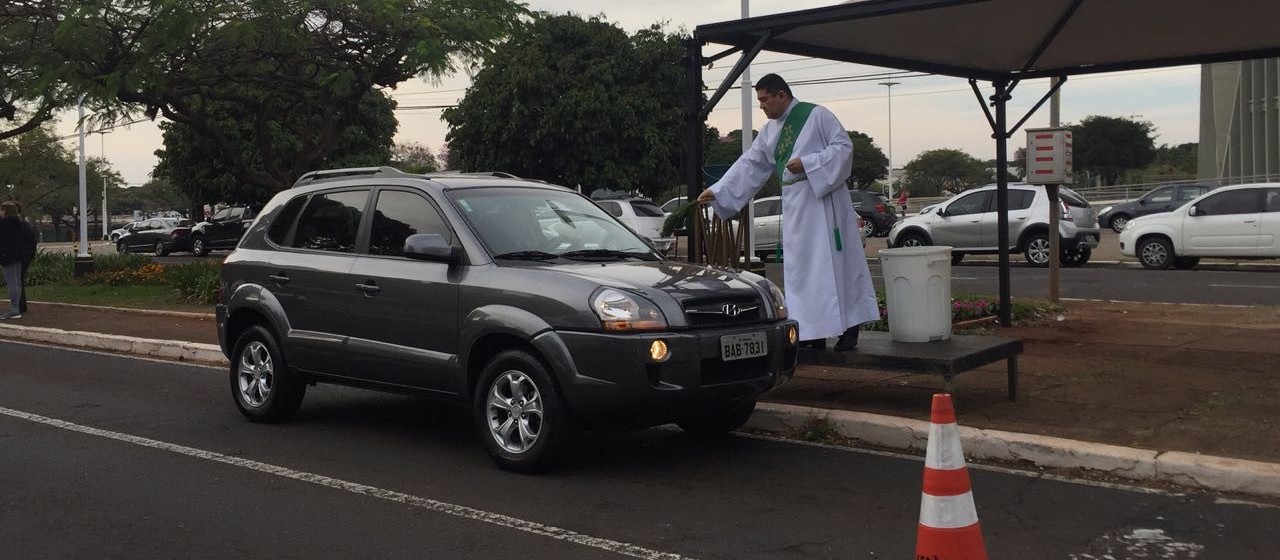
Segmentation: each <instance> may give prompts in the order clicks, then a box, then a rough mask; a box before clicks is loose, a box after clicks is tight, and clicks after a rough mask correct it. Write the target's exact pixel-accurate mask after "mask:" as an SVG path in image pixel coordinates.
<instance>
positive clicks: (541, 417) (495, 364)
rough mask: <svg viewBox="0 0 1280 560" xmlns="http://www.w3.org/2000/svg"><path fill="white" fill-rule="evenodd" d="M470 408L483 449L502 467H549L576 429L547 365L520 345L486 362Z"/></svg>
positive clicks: (518, 469)
mask: <svg viewBox="0 0 1280 560" xmlns="http://www.w3.org/2000/svg"><path fill="white" fill-rule="evenodd" d="M472 408H473V416H474V420H475V423H476V430H477V432H478V434H479V436H480V440H481V441H482V442H483V444H484V448H485V451H487V452H488V453H489V456H490V457H491V458H492V459H493V461H494V462H495V463H497V464H498V466H499V467H501V468H502V469H503V470H507V471H512V472H518V473H537V472H542V471H545V470H547V469H549V468H551V467H552V466H553V465H554V464H555V463H556V461H557V460H558V459H559V458H560V455H561V453H562V451H561V450H562V449H563V447H564V444H565V442H566V441H567V440H569V439H570V437H571V436H572V434H573V433H574V431H575V428H574V427H573V421H572V419H571V418H570V417H569V411H568V410H567V409H566V408H565V407H564V405H563V404H561V401H560V395H559V394H558V393H557V390H556V386H555V384H554V383H552V381H551V375H550V374H549V372H548V371H547V368H546V367H545V366H543V364H542V361H541V360H539V359H538V358H536V357H534V356H533V355H532V354H530V353H528V352H526V351H524V350H516V349H512V350H505V351H503V352H500V353H498V355H496V356H494V357H493V358H492V359H490V360H489V363H487V364H485V366H484V371H483V372H482V373H481V375H480V382H479V383H478V384H477V386H476V392H475V402H474V403H473V407H472ZM517 415H518V417H517Z"/></svg>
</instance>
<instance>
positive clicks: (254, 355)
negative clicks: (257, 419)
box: [237, 340, 275, 408]
mask: <svg viewBox="0 0 1280 560" xmlns="http://www.w3.org/2000/svg"><path fill="white" fill-rule="evenodd" d="M237 378H238V380H239V385H240V400H241V401H243V402H244V404H245V405H246V406H250V407H253V408H258V407H260V406H262V405H263V403H265V402H267V398H268V397H270V396H271V390H272V389H273V388H274V387H275V367H274V365H273V363H272V360H271V351H270V350H267V347H266V345H264V344H263V343H262V342H260V341H257V340H255V341H253V342H250V343H249V344H247V345H245V347H244V350H242V351H241V352H240V369H239V372H238V375H237Z"/></svg>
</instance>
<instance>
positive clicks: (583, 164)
mask: <svg viewBox="0 0 1280 560" xmlns="http://www.w3.org/2000/svg"><path fill="white" fill-rule="evenodd" d="M684 54H685V48H684V46H683V45H682V44H681V40H680V37H678V36H676V35H670V34H667V33H665V32H664V31H663V30H662V28H661V27H660V26H656V25H655V26H653V27H650V28H647V29H642V30H640V31H638V32H636V33H635V34H634V35H631V36H628V35H627V33H626V32H625V31H624V30H623V29H622V28H620V27H618V26H617V25H614V24H611V23H607V22H604V21H601V20H600V19H599V18H591V19H587V20H584V19H582V18H579V17H577V16H572V15H562V16H548V15H540V16H538V17H536V18H535V19H534V21H532V22H531V23H529V24H528V25H527V26H525V27H524V28H523V29H521V30H520V32H519V33H516V34H515V35H514V36H513V37H512V38H511V40H510V41H508V42H507V43H505V44H503V45H502V46H500V47H498V48H497V49H496V50H495V52H494V54H493V55H492V56H490V57H489V58H487V59H486V61H485V65H484V67H483V68H482V69H481V70H480V71H479V72H478V73H477V74H476V75H475V78H474V80H473V81H472V85H471V87H470V88H468V89H467V93H466V96H465V97H463V99H462V101H461V102H460V103H459V104H458V106H457V107H454V108H451V109H447V110H445V112H444V118H445V120H447V121H448V122H449V126H450V131H449V134H448V137H447V139H448V141H449V153H448V158H449V168H450V169H457V170H460V171H506V172H510V173H514V174H516V175H520V176H522V177H530V178H535V179H542V180H546V181H550V182H553V183H557V184H561V185H566V186H570V187H576V186H578V185H581V186H582V188H583V191H584V192H591V191H594V190H595V189H597V188H610V189H615V190H623V191H632V190H638V191H640V192H642V193H644V194H645V195H646V196H654V195H656V194H657V193H658V192H660V191H661V190H662V189H663V188H665V187H667V186H669V185H673V184H677V183H679V182H681V181H682V179H683V177H682V175H681V165H682V162H683V158H684V137H683V132H682V131H683V130H684V122H683V112H684V106H685V99H684V96H685V89H686V88H685V85H684V82H685V77H686V76H685V69H684V66H683V65H682V63H681V58H682V57H683V55H684Z"/></svg>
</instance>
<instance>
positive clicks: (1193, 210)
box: [1187, 204, 1200, 216]
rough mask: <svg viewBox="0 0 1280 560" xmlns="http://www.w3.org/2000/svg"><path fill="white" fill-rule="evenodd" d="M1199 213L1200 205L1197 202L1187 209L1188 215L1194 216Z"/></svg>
mask: <svg viewBox="0 0 1280 560" xmlns="http://www.w3.org/2000/svg"><path fill="white" fill-rule="evenodd" d="M1199 213H1200V205H1198V204H1195V205H1192V206H1191V208H1188V209H1187V215H1188V216H1195V215H1198V214H1199Z"/></svg>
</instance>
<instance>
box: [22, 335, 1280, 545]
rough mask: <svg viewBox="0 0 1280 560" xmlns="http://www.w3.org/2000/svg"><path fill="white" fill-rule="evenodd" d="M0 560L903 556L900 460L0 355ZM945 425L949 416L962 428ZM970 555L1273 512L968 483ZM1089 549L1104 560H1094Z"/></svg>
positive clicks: (1181, 499) (1212, 530)
mask: <svg viewBox="0 0 1280 560" xmlns="http://www.w3.org/2000/svg"><path fill="white" fill-rule="evenodd" d="M0 356H3V362H4V366H3V370H0V449H3V453H0V558H24V559H27V558H131V559H147V558H219V559H222V558H356V557H366V558H379V559H383V558H504V557H519V558H524V559H544V558H545V559H551V558H555V559H586V558H617V557H638V558H653V559H658V558H668V559H680V558H696V559H713V558H714V559H754V558H762V559H763V558H769V559H799V558H832V559H836V558H838V559H848V558H909V557H911V556H912V553H913V550H914V539H915V531H916V525H917V521H918V514H919V510H918V508H919V503H920V482H921V472H922V463H921V461H920V460H919V459H917V458H911V457H901V456H892V455H885V454H875V453H872V452H867V451H857V450H845V449H833V448H825V447H817V446H812V445H803V444H796V443H787V442H779V441H772V440H765V439H759V438H753V437H746V436H735V437H730V438H727V439H724V440H718V441H712V442H701V441H698V440H695V439H691V438H687V437H684V436H683V435H681V434H679V433H678V432H676V431H673V430H663V429H656V430H647V431H644V432H639V433H631V434H622V435H612V436H593V437H589V438H587V439H586V440H585V441H583V442H581V443H580V444H579V445H578V447H576V450H575V452H574V453H573V454H572V456H571V457H570V458H569V460H568V462H567V463H566V464H565V465H564V466H563V467H562V468H560V469H558V470H556V471H554V472H552V473H550V474H547V475H542V476H521V475H514V474H509V473H505V472H502V471H500V470H498V469H497V468H495V467H494V466H493V465H492V464H491V463H490V462H489V460H488V458H487V457H486V456H485V455H484V452H483V451H482V449H481V448H480V446H479V445H478V444H477V443H476V442H475V440H474V438H473V436H472V432H471V430H470V428H469V427H468V422H467V419H466V415H465V414H463V413H461V412H459V411H458V410H456V409H454V408H452V407H449V406H442V405H438V404H433V403H429V402H426V401H421V400H417V399H413V398H408V397H401V396H392V395H382V394H375V393H368V392H361V391H356V390H349V389H341V388H333V387H319V388H313V389H312V390H311V391H309V392H308V395H307V400H306V401H305V402H304V404H303V407H302V409H301V411H300V413H299V416H298V417H297V418H296V419H295V420H294V421H293V422H291V423H287V424H282V425H256V424H250V423H248V422H246V421H244V420H243V419H241V417H240V415H239V414H238V413H237V412H236V410H235V407H234V405H233V404H232V402H231V398H230V395H229V394H228V388H227V386H226V374H225V372H223V371H220V370H214V369H211V368H205V367H198V366H191V365H182V364H176V363H161V362H155V361H147V360H141V359H136V358H126V357H117V356H103V355H98V354H89V353H84V352H77V351H71V350H66V349H54V348H46V347H39V346H31V345H21V344H14V343H8V342H0ZM961 422H963V418H961ZM972 476H973V485H974V493H975V496H976V500H977V504H978V513H979V518H980V520H981V523H982V527H983V531H984V534H985V537H986V541H987V546H988V550H989V552H990V557H991V558H1068V559H1073V560H1084V559H1095V558H1166V559H1175V560H1178V559H1190V558H1268V557H1273V556H1274V552H1275V549H1274V547H1275V544H1274V528H1275V527H1277V526H1280V509H1277V508H1275V507H1271V506H1260V505H1256V504H1247V503H1241V502H1232V501H1227V500H1220V499H1217V498H1215V497H1213V496H1203V495H1194V496H1186V495H1169V494H1161V493H1151V492H1144V491H1137V490H1134V489H1126V488H1121V487H1109V486H1103V485H1098V484H1084V483H1072V482H1065V481H1060V480H1052V479H1049V478H1045V477H1042V476H1037V475H1034V474H1016V473H1011V472H1004V471H998V470H981V469H973V470H972ZM1107 555H1110V556H1107Z"/></svg>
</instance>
